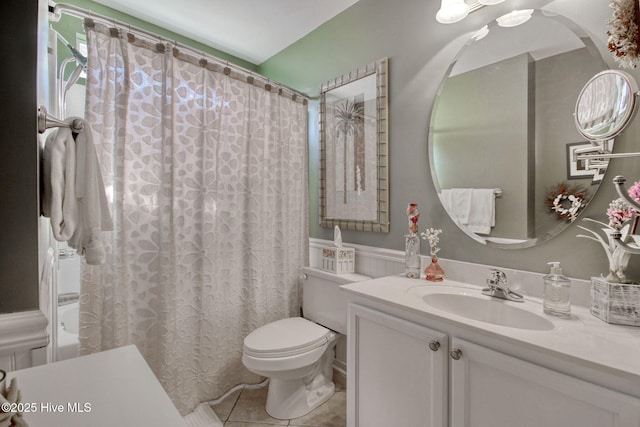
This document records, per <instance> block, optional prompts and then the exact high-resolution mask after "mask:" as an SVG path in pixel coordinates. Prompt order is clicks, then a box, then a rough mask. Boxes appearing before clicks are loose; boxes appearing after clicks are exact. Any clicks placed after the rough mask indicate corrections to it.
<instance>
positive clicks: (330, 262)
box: [322, 247, 356, 274]
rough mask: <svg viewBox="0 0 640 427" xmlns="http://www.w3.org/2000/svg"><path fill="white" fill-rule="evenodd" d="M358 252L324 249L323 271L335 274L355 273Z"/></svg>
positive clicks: (343, 249)
mask: <svg viewBox="0 0 640 427" xmlns="http://www.w3.org/2000/svg"><path fill="white" fill-rule="evenodd" d="M355 260H356V250H355V249H354V248H336V247H324V248H322V269H323V270H325V271H330V272H331V273H335V274H344V273H353V272H354V270H355Z"/></svg>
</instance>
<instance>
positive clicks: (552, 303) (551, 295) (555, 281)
mask: <svg viewBox="0 0 640 427" xmlns="http://www.w3.org/2000/svg"><path fill="white" fill-rule="evenodd" d="M548 264H549V265H550V266H551V272H550V273H549V274H547V275H546V276H544V296H543V302H542V305H543V307H544V312H545V313H546V314H551V315H553V316H559V317H565V318H566V317H571V280H569V278H568V277H566V276H563V275H562V267H560V263H559V262H557V261H554V262H549V263H548Z"/></svg>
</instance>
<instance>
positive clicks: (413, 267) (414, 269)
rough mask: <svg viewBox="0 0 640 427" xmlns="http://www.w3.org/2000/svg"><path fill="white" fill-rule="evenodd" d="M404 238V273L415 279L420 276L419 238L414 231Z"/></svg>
mask: <svg viewBox="0 0 640 427" xmlns="http://www.w3.org/2000/svg"><path fill="white" fill-rule="evenodd" d="M404 238H405V240H404V242H405V245H404V275H405V276H406V277H409V278H412V279H417V278H419V277H420V238H418V235H417V234H414V233H409V234H407V235H406V236H404Z"/></svg>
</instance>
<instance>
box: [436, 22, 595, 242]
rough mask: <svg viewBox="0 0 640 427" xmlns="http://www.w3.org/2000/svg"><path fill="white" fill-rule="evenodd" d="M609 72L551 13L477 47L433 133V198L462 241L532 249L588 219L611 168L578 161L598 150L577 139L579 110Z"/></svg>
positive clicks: (455, 73)
mask: <svg viewBox="0 0 640 427" xmlns="http://www.w3.org/2000/svg"><path fill="white" fill-rule="evenodd" d="M487 31H488V32H487ZM485 33H486V34H485ZM607 68H608V67H607V66H606V64H605V62H604V60H603V58H602V57H601V55H600V54H599V51H598V49H597V48H596V47H595V45H594V43H593V42H592V40H591V39H590V38H589V37H588V35H587V33H586V32H585V31H583V30H582V29H581V28H580V27H578V26H577V25H576V24H574V23H573V22H571V21H569V20H568V19H566V18H565V17H563V16H559V15H557V14H553V13H550V12H549V11H546V10H535V11H534V12H533V13H532V16H531V18H530V19H529V20H527V21H526V22H525V23H523V24H522V25H518V26H515V27H509V28H506V27H501V26H499V25H498V24H497V23H495V22H494V23H493V24H489V25H488V27H486V28H484V29H483V31H480V32H478V33H476V34H475V35H473V36H472V37H471V41H470V42H469V43H467V44H466V45H465V46H464V47H463V48H462V50H461V52H460V53H459V54H458V56H457V57H456V59H455V60H454V61H453V63H452V64H451V66H450V67H449V70H448V73H447V75H446V76H445V78H444V81H443V83H442V85H441V86H440V89H439V92H438V96H437V98H436V101H435V104H434V107H433V111H432V115H431V122H430V132H429V161H430V166H431V173H432V176H433V180H434V183H435V186H436V190H437V191H438V193H439V196H440V200H441V202H442V204H443V206H444V207H445V209H446V211H447V213H448V214H449V216H450V217H451V219H452V220H453V221H454V222H456V223H457V224H458V226H459V227H460V228H461V229H462V230H463V231H465V233H467V234H468V235H469V236H471V237H472V238H474V239H475V240H477V241H478V242H482V243H484V244H486V245H488V246H494V247H499V248H505V249H506V248H524V247H530V246H534V245H538V244H540V243H542V242H545V241H547V240H549V239H551V238H553V237H554V236H555V235H557V234H558V233H560V232H561V231H562V230H563V229H565V228H566V227H567V226H568V225H569V224H570V223H571V222H572V221H574V220H575V219H576V218H577V216H578V215H579V214H580V213H581V212H582V211H583V210H584V207H585V206H586V205H587V203H588V201H589V200H591V198H592V197H593V195H594V194H595V192H596V191H597V188H598V185H599V184H598V183H599V182H600V181H601V180H602V175H603V174H604V171H605V168H606V166H605V168H601V169H598V170H589V169H587V168H586V167H585V165H584V164H582V163H580V162H579V161H577V160H576V158H575V150H577V149H579V148H582V147H586V146H590V145H591V143H590V142H589V141H586V140H585V138H584V137H583V136H582V135H581V134H580V133H578V132H577V130H576V127H575V120H574V112H575V105H576V99H577V98H578V95H579V94H580V91H581V89H582V87H583V86H584V84H585V83H586V82H587V81H589V79H590V78H591V77H592V76H593V75H595V74H597V73H599V72H601V71H603V70H606V69H607Z"/></svg>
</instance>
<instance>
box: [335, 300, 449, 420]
mask: <svg viewBox="0 0 640 427" xmlns="http://www.w3.org/2000/svg"><path fill="white" fill-rule="evenodd" d="M347 336H348V337H349V338H348V358H347V364H348V369H347V400H348V404H347V426H349V427H356V426H359V427H391V426H393V427H402V426H406V427H420V426H425V427H426V426H434V427H435V426H437V427H445V426H446V425H447V424H446V423H447V381H448V380H447V363H448V361H447V358H448V353H447V348H448V346H447V335H446V334H444V333H442V332H438V331H434V330H432V329H429V328H427V327H424V326H421V325H418V324H416V323H412V322H407V321H405V320H402V319H399V318H397V317H394V316H390V315H388V314H385V313H381V312H379V311H375V310H371V309H369V308H366V307H363V306H360V305H357V304H351V305H350V307H349V332H348V335H347Z"/></svg>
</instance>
